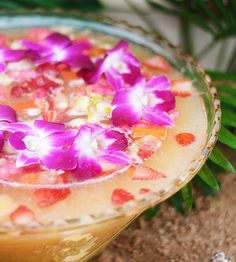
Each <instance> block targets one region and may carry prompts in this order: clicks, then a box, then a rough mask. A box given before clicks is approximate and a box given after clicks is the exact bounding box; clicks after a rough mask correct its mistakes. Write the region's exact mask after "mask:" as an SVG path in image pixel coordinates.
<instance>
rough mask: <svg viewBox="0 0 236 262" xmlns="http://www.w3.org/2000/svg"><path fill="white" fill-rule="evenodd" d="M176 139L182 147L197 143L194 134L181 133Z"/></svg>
mask: <svg viewBox="0 0 236 262" xmlns="http://www.w3.org/2000/svg"><path fill="white" fill-rule="evenodd" d="M175 138H176V141H177V142H178V143H179V144H180V145H181V146H189V145H190V144H192V143H193V142H195V141H196V138H195V136H194V135H193V134H192V133H179V134H178V135H176V137H175Z"/></svg>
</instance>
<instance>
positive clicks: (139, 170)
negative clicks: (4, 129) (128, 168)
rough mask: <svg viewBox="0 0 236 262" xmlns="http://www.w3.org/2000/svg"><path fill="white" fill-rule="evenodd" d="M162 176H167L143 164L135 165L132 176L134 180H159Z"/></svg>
mask: <svg viewBox="0 0 236 262" xmlns="http://www.w3.org/2000/svg"><path fill="white" fill-rule="evenodd" d="M161 178H166V175H164V174H163V173H161V172H158V171H156V170H154V169H152V168H150V167H146V166H142V165H139V166H137V167H135V169H134V172H133V174H132V176H131V179H132V180H157V179H161Z"/></svg>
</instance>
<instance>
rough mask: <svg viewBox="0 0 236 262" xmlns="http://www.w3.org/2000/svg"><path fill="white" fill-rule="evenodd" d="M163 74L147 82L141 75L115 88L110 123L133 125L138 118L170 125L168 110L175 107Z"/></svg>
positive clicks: (173, 97) (172, 95)
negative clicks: (128, 84)
mask: <svg viewBox="0 0 236 262" xmlns="http://www.w3.org/2000/svg"><path fill="white" fill-rule="evenodd" d="M169 85H170V84H169V81H168V79H167V78H166V77H165V76H159V77H153V78H152V79H151V80H150V81H149V82H146V80H145V79H144V78H143V77H141V78H139V79H138V80H137V81H136V82H135V84H134V85H131V86H130V87H123V88H120V89H119V90H117V92H116V94H115V96H114V99H113V101H112V104H113V105H115V106H116V107H115V108H114V109H113V111H112V123H113V125H115V126H125V125H128V126H133V125H134V124H136V123H137V122H139V121H140V120H147V121H149V122H151V123H153V124H156V125H164V126H171V125H172V124H173V123H172V120H171V118H170V117H169V115H168V112H169V111H170V110H172V109H174V108H175V96H174V94H173V93H172V92H171V91H170V90H169Z"/></svg>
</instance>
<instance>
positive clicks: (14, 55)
mask: <svg viewBox="0 0 236 262" xmlns="http://www.w3.org/2000/svg"><path fill="white" fill-rule="evenodd" d="M24 55H25V51H24V50H12V49H3V57H4V59H5V61H6V62H14V61H19V60H20V59H21V58H22V57H23V56H24Z"/></svg>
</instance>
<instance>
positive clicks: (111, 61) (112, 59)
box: [107, 53, 129, 73]
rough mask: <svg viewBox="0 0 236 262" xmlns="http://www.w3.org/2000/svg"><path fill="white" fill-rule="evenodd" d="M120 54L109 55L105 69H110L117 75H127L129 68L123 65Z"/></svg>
mask: <svg viewBox="0 0 236 262" xmlns="http://www.w3.org/2000/svg"><path fill="white" fill-rule="evenodd" d="M120 56H121V54H117V53H115V54H111V55H110V56H109V57H108V58H107V67H108V68H109V67H112V68H114V69H115V70H116V71H118V72H119V73H129V68H128V66H127V64H126V63H124V62H123V61H122V60H121V58H120Z"/></svg>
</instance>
